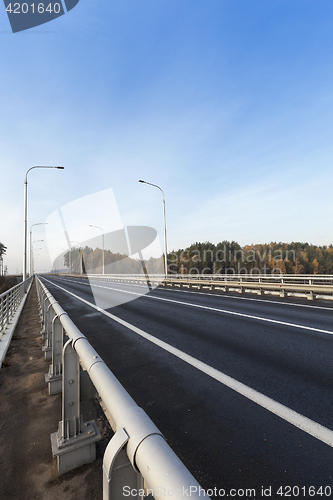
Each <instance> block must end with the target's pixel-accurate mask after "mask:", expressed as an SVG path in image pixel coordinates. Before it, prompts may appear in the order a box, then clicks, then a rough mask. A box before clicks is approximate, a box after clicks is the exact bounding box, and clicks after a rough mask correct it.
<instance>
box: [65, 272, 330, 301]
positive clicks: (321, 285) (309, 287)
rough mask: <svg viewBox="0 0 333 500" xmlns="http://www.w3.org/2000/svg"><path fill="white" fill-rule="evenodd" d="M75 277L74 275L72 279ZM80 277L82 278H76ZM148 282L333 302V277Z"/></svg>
mask: <svg viewBox="0 0 333 500" xmlns="http://www.w3.org/2000/svg"><path fill="white" fill-rule="evenodd" d="M73 276H74V275H73ZM75 276H76V277H77V276H80V275H75ZM82 276H85V277H87V278H89V279H90V280H92V279H94V278H95V279H99V280H101V279H102V280H106V281H114V282H123V283H146V282H147V280H146V277H145V276H144V275H142V274H139V275H137V274H136V275H135V274H133V275H129V274H115V275H103V274H88V275H82ZM149 281H150V283H152V284H161V285H162V286H179V287H187V288H192V287H193V288H197V289H201V288H208V289H210V290H215V289H216V290H222V291H224V292H228V291H238V292H239V293H244V292H245V291H249V292H253V293H257V294H259V295H264V294H265V293H278V294H279V295H280V296H281V297H286V296H287V295H288V294H294V295H295V294H302V295H304V296H306V298H307V299H308V300H314V299H315V298H316V297H317V296H320V297H321V298H326V299H332V298H333V276H332V275H318V274H316V275H313V274H308V275H300V274H298V275H295V274H294V275H290V274H289V275H285V274H282V275H259V274H258V275H255V274H253V275H251V274H238V275H236V274H235V275H232V274H201V275H193V276H191V275H184V274H177V275H168V276H167V277H165V276H164V275H157V274H150V275H149Z"/></svg>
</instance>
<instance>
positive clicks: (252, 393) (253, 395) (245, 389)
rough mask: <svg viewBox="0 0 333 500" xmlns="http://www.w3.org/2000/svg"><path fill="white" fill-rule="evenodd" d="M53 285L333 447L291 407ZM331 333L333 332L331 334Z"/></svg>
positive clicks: (331, 439) (330, 435)
mask: <svg viewBox="0 0 333 500" xmlns="http://www.w3.org/2000/svg"><path fill="white" fill-rule="evenodd" d="M43 279H45V280H46V281H48V282H49V283H51V284H52V285H54V286H56V287H58V288H60V290H63V291H64V292H66V293H68V294H69V295H72V296H73V297H75V298H76V299H78V300H80V301H81V302H84V303H85V304H87V305H88V306H90V307H92V308H94V309H96V310H97V311H99V312H101V313H102V314H104V315H105V316H107V317H109V318H111V319H112V320H114V321H116V322H117V323H120V324H121V325H123V326H125V327H126V328H128V329H129V330H132V331H133V332H135V333H137V334H138V335H140V336H141V337H143V338H145V339H146V340H149V341H150V342H152V343H153V344H155V345H157V346H158V347H161V348H162V349H164V350H165V351H167V352H169V353H170V354H173V355H174V356H176V357H177V358H179V359H181V360H182V361H185V362H186V363H188V364H189V365H191V366H193V367H194V368H196V369H198V370H200V371H201V372H202V373H205V374H206V375H208V376H209V377H211V378H213V379H215V380H217V381H218V382H220V383H221V384H223V385H225V386H226V387H229V388H230V389H232V390H234V391H235V392H237V393H238V394H241V395H242V396H244V397H246V398H247V399H249V400H250V401H253V402H254V403H256V404H258V405H259V406H261V407H262V408H265V409H266V410H268V411H270V412H271V413H273V414H274V415H277V416H278V417H280V418H282V419H283V420H285V421H286V422H289V423H290V424H292V425H294V426H295V427H297V428H298V429H301V430H302V431H304V432H306V433H307V434H309V435H310V436H313V437H315V438H316V439H319V440H320V441H322V442H323V443H326V444H327V445H329V446H331V447H333V431H332V430H330V429H328V428H327V427H324V426H323V425H321V424H319V423H318V422H315V421H314V420H311V419H310V418H308V417H305V416H304V415H301V414H300V413H297V412H296V411H294V410H292V409H291V408H288V407H287V406H284V405H283V404H281V403H278V402H277V401H275V400H274V399H272V398H269V397H268V396H265V395H264V394H262V393H261V392H258V391H256V390H255V389H252V388H251V387H249V386H247V385H245V384H243V383H242V382H239V381H238V380H236V379H234V378H232V377H229V375H226V374H225V373H222V372H220V371H219V370H216V369H215V368H213V367H211V366H209V365H207V364H206V363H203V362H202V361H200V360H198V359H196V358H194V357H193V356H190V355H189V354H186V353H185V352H183V351H181V350H180V349H177V348H176V347H173V346H172V345H170V344H167V343H166V342H164V341H163V340H160V339H158V338H156V337H154V336H153V335H150V334H149V333H147V332H145V331H144V330H141V329H140V328H137V327H136V326H134V325H131V324H130V323H128V322H127V321H124V320H122V319H120V318H118V317H117V316H115V315H114V314H111V313H109V312H107V311H105V310H104V309H101V308H100V307H98V306H95V305H94V304H92V303H91V302H89V301H87V300H85V299H82V298H81V297H79V296H78V295H75V294H74V293H72V292H69V291H68V290H66V289H65V288H63V287H61V286H60V285H56V284H55V283H53V282H52V281H49V280H48V279H46V278H43ZM331 333H333V332H331Z"/></svg>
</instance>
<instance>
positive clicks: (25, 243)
mask: <svg viewBox="0 0 333 500" xmlns="http://www.w3.org/2000/svg"><path fill="white" fill-rule="evenodd" d="M34 168H58V169H61V170H63V169H64V168H65V167H44V166H38V165H37V166H35V167H31V168H29V169H28V170H27V171H26V173H25V179H24V239H23V281H25V280H26V279H27V212H28V173H29V172H30V170H32V169H34Z"/></svg>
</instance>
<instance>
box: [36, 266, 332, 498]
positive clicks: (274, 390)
mask: <svg viewBox="0 0 333 500" xmlns="http://www.w3.org/2000/svg"><path fill="white" fill-rule="evenodd" d="M42 280H43V282H44V284H45V285H46V286H47V287H48V288H49V290H50V291H51V293H52V294H53V295H54V297H55V298H56V300H58V302H59V303H60V305H61V306H62V307H63V308H64V309H65V310H66V312H67V313H68V314H69V316H70V318H71V319H72V320H73V321H74V323H75V324H76V325H77V326H78V328H79V329H80V330H81V331H82V332H83V333H84V334H85V335H86V336H87V338H88V339H89V341H90V342H91V344H92V345H93V347H94V348H95V349H96V350H97V352H99V353H100V355H101V356H102V358H103V359H104V361H105V362H106V363H107V365H108V366H109V368H110V369H111V370H112V371H113V373H114V374H115V376H116V377H117V378H118V379H119V380H120V382H121V383H122V384H123V386H124V387H125V389H126V390H127V391H128V392H129V394H130V395H131V396H132V397H133V399H134V400H135V401H136V402H137V404H138V405H139V406H141V407H142V408H143V409H144V410H145V411H146V412H147V413H148V415H149V416H150V418H151V419H152V420H153V421H154V423H155V424H156V425H157V427H159V429H160V430H161V431H162V433H163V434H164V436H165V437H166V439H167V441H168V443H169V444H170V446H171V447H172V449H173V450H174V451H175V452H176V453H177V455H178V456H179V458H180V459H181V460H182V461H183V462H184V464H185V465H186V466H187V467H188V469H189V470H190V472H191V473H192V474H193V475H194V477H195V478H196V479H197V481H198V482H199V483H200V484H201V486H202V487H204V488H205V489H207V490H209V492H210V493H211V497H212V498H225V497H228V496H229V497H230V498H231V497H233V498H266V497H267V496H269V497H270V498H332V496H333V495H332V491H333V484H332V475H333V471H332V459H333V450H332V447H331V446H329V445H327V444H325V443H323V442H322V441H320V440H318V439H316V438H315V437H313V436H311V435H309V434H308V433H306V432H304V431H303V430H301V429H299V428H297V427H296V426H294V425H292V424H290V423H288V422H286V421H285V420H283V419H282V418H280V417H279V416H277V415H274V414H273V413H271V412H269V411H268V410H266V409H265V408H263V407H261V406H260V405H258V404H256V403H255V402H253V401H251V400H249V399H248V398H246V397H244V396H242V395H240V394H238V393H237V392H235V391H233V390H232V389H230V388H228V387H226V386H225V385H224V384H222V383H220V382H219V381H217V380H215V379H213V378H212V377H210V376H209V375H207V374H205V373H202V372H201V371H200V370H198V369H197V368H196V367H194V366H191V365H189V364H188V363H186V362H185V361H182V360H180V359H179V358H177V357H176V356H174V355H173V354H171V353H170V352H166V351H165V350H164V349H163V348H162V347H160V346H157V345H155V344H153V343H152V342H150V341H149V340H147V339H145V338H142V337H141V336H140V335H138V334H137V333H135V332H134V331H132V330H130V329H128V328H126V327H125V326H123V325H121V324H119V323H118V322H116V321H114V320H113V319H112V318H109V317H107V316H105V315H103V314H102V313H101V312H99V311H97V310H96V309H94V308H92V307H91V306H89V305H88V304H86V303H84V302H82V301H80V300H78V299H77V298H75V297H74V296H73V295H70V294H68V293H66V291H64V290H62V289H61V288H63V289H65V290H68V291H69V292H71V293H73V294H75V295H77V296H79V297H82V298H83V299H84V300H86V301H88V302H90V303H92V304H95V303H97V305H98V306H100V307H103V308H105V309H107V311H109V312H110V313H111V314H113V315H115V316H117V317H118V318H121V319H123V320H125V321H127V322H128V323H130V324H131V325H134V326H136V327H138V328H140V329H142V330H144V331H145V332H147V333H149V334H150V335H152V336H154V337H155V338H157V339H160V340H162V341H164V342H166V343H168V344H169V345H171V346H174V347H176V348H177V349H179V350H181V351H182V352H184V353H185V354H189V355H190V356H192V357H194V358H196V359H197V360H199V361H202V362H203V363H205V364H207V365H209V366H210V367H212V368H215V369H216V370H218V371H220V372H222V373H224V374H226V375H228V376H230V377H232V378H233V379H235V380H237V381H240V382H242V383H243V384H245V385H247V386H248V387H250V388H253V389H256V390H257V391H259V392H260V393H262V394H264V395H266V396H268V397H270V398H272V399H273V400H274V401H277V402H279V403H282V404H283V405H285V406H286V407H287V408H290V409H292V410H294V411H296V412H298V413H299V414H301V415H304V416H306V417H308V418H309V419H312V420H313V421H314V422H316V423H319V424H321V425H323V426H324V427H326V428H328V429H331V430H333V419H332V417H333V405H332V389H333V364H332V359H333V337H332V334H333V325H332V318H333V308H332V304H331V302H329V301H315V302H313V303H310V302H309V301H306V300H304V299H290V298H289V299H282V298H279V297H274V296H271V295H270V296H268V295H266V296H264V297H260V298H259V297H258V298H256V297H255V296H254V295H249V296H248V295H245V296H244V295H242V296H240V295H238V294H226V293H214V292H209V291H203V290H201V291H200V292H195V291H194V292H190V291H187V290H180V289H176V290H174V289H164V288H158V289H155V290H153V291H151V292H150V293H149V294H148V295H143V296H141V297H140V296H139V295H140V293H141V291H142V292H144V291H145V290H144V288H142V287H140V286H126V285H122V284H119V283H103V282H101V281H98V280H96V281H92V282H91V285H92V287H91V286H90V285H89V283H88V281H87V280H84V279H82V278H78V279H75V278H65V277H63V278H59V277H50V276H47V277H42ZM56 285H58V286H56ZM59 286H60V287H61V288H59ZM92 291H93V293H92ZM136 294H138V295H136ZM125 297H126V298H125ZM132 298H133V299H134V300H130V301H128V302H126V303H124V304H121V305H119V304H120V302H121V301H123V300H128V299H132ZM112 304H115V305H114V306H113V307H112ZM290 488H291V489H290Z"/></svg>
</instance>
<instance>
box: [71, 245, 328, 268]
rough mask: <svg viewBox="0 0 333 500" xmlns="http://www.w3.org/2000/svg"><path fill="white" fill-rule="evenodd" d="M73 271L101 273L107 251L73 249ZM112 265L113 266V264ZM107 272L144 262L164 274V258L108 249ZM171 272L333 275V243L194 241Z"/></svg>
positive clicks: (171, 260) (175, 258) (172, 261)
mask: <svg viewBox="0 0 333 500" xmlns="http://www.w3.org/2000/svg"><path fill="white" fill-rule="evenodd" d="M70 261H71V270H72V272H73V273H80V272H83V273H94V272H101V269H102V262H103V254H102V250H101V249H100V248H96V249H95V250H93V249H92V248H89V247H88V246H86V247H85V248H83V249H77V248H73V249H72V250H71V251H68V252H67V253H66V254H65V255H64V265H65V267H67V268H69V267H70ZM111 264H112V266H110V265H111ZM104 265H105V272H106V273H108V272H110V273H127V274H141V273H142V272H143V265H145V266H146V268H147V270H148V272H149V273H151V274H161V273H163V268H162V261H161V258H159V259H157V258H156V259H154V258H150V259H149V260H148V261H147V262H145V263H144V264H143V263H142V262H141V260H140V259H133V258H129V257H128V256H127V255H125V254H124V255H122V254H114V253H112V252H110V251H109V250H105V252H104ZM168 273H169V274H193V275H194V274H277V273H279V274H333V245H330V246H326V245H324V246H316V245H312V244H309V243H301V242H292V243H282V242H279V243H277V242H271V243H267V244H255V245H254V244H252V245H244V246H241V245H239V243H237V242H236V241H227V240H224V241H221V242H220V243H217V244H214V243H211V242H208V241H206V242H204V243H198V242H196V243H193V244H192V245H190V246H188V247H186V248H180V249H179V250H176V251H173V252H170V253H168Z"/></svg>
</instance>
